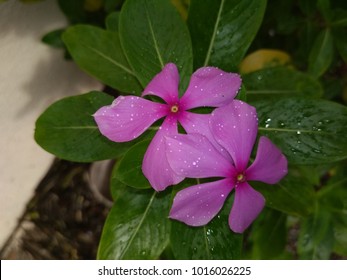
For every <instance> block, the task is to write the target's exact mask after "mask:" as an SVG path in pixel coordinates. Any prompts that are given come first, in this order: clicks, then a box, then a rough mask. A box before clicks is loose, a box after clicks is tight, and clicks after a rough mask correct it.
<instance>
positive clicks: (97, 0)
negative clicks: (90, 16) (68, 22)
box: [84, 0, 103, 12]
mask: <svg viewBox="0 0 347 280" xmlns="http://www.w3.org/2000/svg"><path fill="white" fill-rule="evenodd" d="M102 2H103V1H102V0H85V1H84V9H85V10H86V11H88V12H96V11H98V10H100V9H101V6H102V4H103V3H102Z"/></svg>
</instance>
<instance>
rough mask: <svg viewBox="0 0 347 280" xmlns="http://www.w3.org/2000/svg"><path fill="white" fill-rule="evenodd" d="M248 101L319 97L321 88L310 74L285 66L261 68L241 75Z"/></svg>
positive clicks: (321, 92) (321, 91)
mask: <svg viewBox="0 0 347 280" xmlns="http://www.w3.org/2000/svg"><path fill="white" fill-rule="evenodd" d="M242 80H243V83H244V84H245V86H246V88H247V99H248V101H253V100H264V99H266V100H269V99H270V98H271V99H278V98H283V97H296V96H298V97H303V98H316V97H321V96H322V94H323V89H322V87H321V85H320V84H319V82H318V81H317V80H315V79H314V78H312V77H310V75H308V74H305V73H302V72H299V71H295V70H293V69H289V68H287V67H271V68H265V69H261V70H258V71H255V72H252V73H249V74H246V75H244V76H243V77H242Z"/></svg>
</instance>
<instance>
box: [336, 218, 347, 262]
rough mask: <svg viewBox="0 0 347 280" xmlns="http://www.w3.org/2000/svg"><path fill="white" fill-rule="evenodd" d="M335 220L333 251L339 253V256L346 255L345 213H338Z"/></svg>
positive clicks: (346, 225) (346, 232) (346, 226)
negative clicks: (338, 215)
mask: <svg viewBox="0 0 347 280" xmlns="http://www.w3.org/2000/svg"><path fill="white" fill-rule="evenodd" d="M340 216H341V217H338V219H335V220H337V221H335V222H334V224H333V228H334V238H335V244H334V252H336V253H338V254H340V255H341V256H344V257H346V256H347V215H346V214H343V215H340Z"/></svg>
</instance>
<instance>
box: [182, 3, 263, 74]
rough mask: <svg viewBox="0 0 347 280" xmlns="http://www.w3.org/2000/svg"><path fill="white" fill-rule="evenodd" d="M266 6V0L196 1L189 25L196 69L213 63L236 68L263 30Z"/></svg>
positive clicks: (222, 66) (227, 69)
mask: <svg viewBox="0 0 347 280" xmlns="http://www.w3.org/2000/svg"><path fill="white" fill-rule="evenodd" d="M265 6H266V0H259V1H252V0H242V1H238V0H237V1H236V0H208V1H198V0H192V1H191V4H190V9H189V15H188V26H189V30H190V33H191V37H192V44H193V53H194V68H195V69H196V68H199V67H201V66H206V65H210V66H217V67H220V68H221V69H223V70H225V71H235V70H236V69H237V66H238V64H239V63H240V62H241V60H242V58H243V56H244V55H245V54H246V51H247V49H248V47H249V46H250V44H251V43H252V41H253V39H254V37H255V34H256V33H257V31H258V29H259V26H260V24H261V22H262V19H263V15H264V12H265ZM249 19H252V20H249Z"/></svg>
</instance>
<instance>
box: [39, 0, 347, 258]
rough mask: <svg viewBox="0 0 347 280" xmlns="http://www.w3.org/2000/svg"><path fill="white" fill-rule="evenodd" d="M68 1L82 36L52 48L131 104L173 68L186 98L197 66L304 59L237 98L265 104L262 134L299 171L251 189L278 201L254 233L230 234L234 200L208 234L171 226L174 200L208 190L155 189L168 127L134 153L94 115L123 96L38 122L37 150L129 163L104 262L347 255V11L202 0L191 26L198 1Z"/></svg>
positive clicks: (328, 4)
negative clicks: (153, 165) (273, 53)
mask: <svg viewBox="0 0 347 280" xmlns="http://www.w3.org/2000/svg"><path fill="white" fill-rule="evenodd" d="M58 2H59V5H60V7H61V9H62V11H63V12H64V14H65V15H66V16H67V18H68V20H69V22H70V23H71V24H74V26H70V27H68V28H65V29H60V30H54V31H52V32H50V33H48V34H46V35H45V36H44V37H43V39H42V40H43V41H44V42H45V43H46V44H49V45H51V46H54V47H62V46H63V45H62V41H61V38H62V39H63V42H64V44H65V46H66V48H67V49H68V51H69V53H70V55H71V57H72V59H73V60H74V62H76V63H77V64H78V66H79V67H80V68H81V69H82V70H84V71H85V72H87V73H88V74H90V75H91V76H93V77H95V78H97V79H98V80H99V81H101V82H102V83H103V84H105V85H108V86H110V87H112V88H114V89H116V90H118V91H119V92H121V93H126V94H128V93H129V94H130V93H131V94H137V95H139V94H140V93H141V91H142V90H143V88H144V87H145V86H146V85H147V84H148V82H149V81H150V80H151V79H152V78H153V77H154V76H155V75H156V74H157V73H158V72H159V71H160V70H161V69H162V68H163V66H164V65H165V64H166V63H168V62H173V63H175V64H176V65H177V66H178V69H179V72H180V77H181V83H180V92H181V94H182V93H183V91H184V89H185V88H186V86H187V85H188V81H189V79H190V76H191V73H192V71H193V69H197V68H199V67H202V66H206V65H208V66H217V67H219V68H221V69H223V70H225V71H236V70H237V69H238V66H239V65H240V62H241V61H242V60H243V59H244V56H245V55H246V53H247V52H252V51H255V50H258V49H265V48H272V49H277V50H282V51H285V52H286V53H287V54H288V56H290V57H291V60H290V63H289V65H286V67H284V66H278V67H268V68H263V69H259V70H257V71H255V72H251V73H247V74H244V75H243V77H242V78H243V84H242V87H241V89H240V91H239V93H238V96H237V98H238V99H241V100H244V101H247V102H250V103H251V104H252V105H254V106H255V107H256V109H257V112H258V117H259V135H266V136H268V137H269V138H270V139H271V140H272V141H273V142H274V143H275V144H276V145H277V146H278V147H279V148H280V149H281V150H282V151H283V153H284V154H285V155H286V157H287V159H288V161H289V173H288V175H287V176H286V177H285V178H284V179H283V180H282V181H280V182H279V183H277V184H275V185H266V184H264V183H260V182H251V185H252V186H253V187H254V188H255V189H257V190H258V191H260V192H261V193H262V194H263V195H264V197H265V199H266V209H265V210H264V211H263V213H262V214H261V215H260V216H259V218H258V219H257V220H256V221H255V223H254V224H253V225H252V227H251V228H249V230H247V231H246V234H245V236H243V235H240V234H234V233H233V232H231V230H230V228H229V226H228V215H229V213H230V209H231V204H232V200H233V195H231V196H230V198H229V199H228V202H227V203H226V204H225V206H224V207H223V209H222V211H221V212H220V213H219V214H218V215H217V216H216V217H215V218H214V219H213V220H212V221H211V222H210V223H208V224H207V225H205V226H203V227H189V226H187V225H185V224H183V223H179V222H177V221H171V220H170V219H169V218H168V214H169V211H170V207H171V205H172V198H173V193H176V192H177V190H178V189H182V188H184V187H187V186H190V185H193V184H195V182H192V181H191V180H186V181H184V182H182V183H181V184H179V185H178V186H175V187H174V189H172V188H171V187H170V188H168V190H166V191H164V192H162V193H156V192H154V191H153V190H152V189H150V185H149V182H148V181H147V179H146V178H145V177H144V175H143V174H142V160H143V156H144V154H145V152H146V149H147V147H148V145H149V143H150V141H151V139H152V137H153V135H154V133H155V130H156V128H151V129H150V130H149V131H147V132H145V133H144V135H143V136H141V137H139V138H138V139H136V140H134V141H131V142H127V143H114V142H111V141H109V140H108V139H107V138H106V137H104V136H102V135H101V134H100V132H99V130H98V128H97V125H96V123H95V121H94V119H93V114H94V113H95V112H96V111H97V110H98V109H99V108H100V107H102V106H105V105H109V104H111V102H112V101H113V97H111V96H108V95H106V94H104V93H102V92H90V93H87V94H83V95H80V96H73V97H68V98H65V99H62V100H60V101H57V102H55V103H54V104H52V105H51V106H50V107H49V108H48V109H47V110H46V111H45V112H44V113H43V114H42V115H41V116H40V117H39V118H38V120H37V122H36V130H35V140H36V141H37V143H38V144H39V145H40V146H41V147H43V148H44V149H45V150H47V151H48V152H50V153H52V154H54V155H56V156H58V157H60V158H63V159H68V160H72V161H81V162H91V161H96V160H102V159H116V164H115V167H114V170H113V173H112V178H111V193H112V197H113V199H114V201H115V203H114V205H113V207H112V209H111V211H110V213H109V216H108V219H107V221H106V223H105V226H104V230H103V234H102V237H101V240H100V246H99V252H98V258H99V259H159V258H176V259H210V260H213V259H241V258H246V257H247V258H248V257H249V258H253V259H281V258H290V257H294V258H295V257H298V258H300V259H328V258H331V256H332V254H339V255H340V256H347V239H346V233H347V231H346V228H347V215H346V213H347V212H346V210H347V189H346V184H347V181H346V176H345V174H346V171H347V170H346V166H347V164H346V161H345V160H344V159H346V158H347V138H346V133H345V132H346V129H345V128H346V127H347V109H346V107H345V106H344V105H343V103H344V101H343V100H347V97H346V96H345V95H346V93H347V87H346V84H347V75H346V68H345V66H344V65H345V63H346V61H347V33H346V32H347V31H346V26H347V5H346V4H343V3H344V1H337V2H335V1H329V0H318V1H315V0H303V1H291V0H284V1H276V0H268V4H267V1H265V0H260V1H251V0H241V1H236V0H206V1H198V0H191V1H190V6H189V9H188V11H189V12H188V19H187V22H185V21H184V19H183V18H185V16H186V13H187V6H188V2H187V1H184V2H182V3H181V1H179V2H180V3H178V2H177V1H175V3H176V6H174V5H172V3H171V1H169V0H127V1H123V0H105V1H84V0H78V1H64V0H59V1H58ZM123 2H124V5H123ZM176 9H178V11H179V12H178V11H177V10H176ZM81 23H83V24H81ZM93 25H94V26H93ZM104 26H105V27H106V29H103V28H104ZM63 30H66V31H64V33H63V35H62V32H63ZM322 85H323V86H322ZM343 91H345V93H343ZM344 94H345V95H344ZM344 98H345V99H344ZM326 99H330V101H328V100H326ZM332 101H334V102H332ZM339 103H340V104H339ZM200 110H201V111H199V112H204V113H209V112H211V108H203V109H200ZM172 190H173V193H172ZM295 232H298V233H295ZM295 234H297V235H298V236H296V235H295ZM293 244H294V245H293ZM288 247H290V248H291V250H294V252H288Z"/></svg>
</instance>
